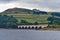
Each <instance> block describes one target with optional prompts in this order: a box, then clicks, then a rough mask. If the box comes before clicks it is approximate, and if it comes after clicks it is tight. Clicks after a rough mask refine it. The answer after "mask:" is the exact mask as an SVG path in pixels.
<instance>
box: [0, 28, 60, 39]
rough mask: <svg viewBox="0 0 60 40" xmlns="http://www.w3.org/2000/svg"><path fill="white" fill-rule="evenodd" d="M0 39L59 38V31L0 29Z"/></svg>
mask: <svg viewBox="0 0 60 40" xmlns="http://www.w3.org/2000/svg"><path fill="white" fill-rule="evenodd" d="M0 40H60V31H36V30H18V29H16V30H15V29H14V30H12V29H9V30H8V29H0Z"/></svg>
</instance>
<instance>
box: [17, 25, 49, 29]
mask: <svg viewBox="0 0 60 40" xmlns="http://www.w3.org/2000/svg"><path fill="white" fill-rule="evenodd" d="M47 26H48V25H19V26H18V28H19V29H41V28H44V27H47Z"/></svg>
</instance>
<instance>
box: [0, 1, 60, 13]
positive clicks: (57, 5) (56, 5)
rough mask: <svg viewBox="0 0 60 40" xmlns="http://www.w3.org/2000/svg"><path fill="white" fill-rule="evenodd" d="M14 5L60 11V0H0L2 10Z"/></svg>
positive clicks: (0, 9)
mask: <svg viewBox="0 0 60 40" xmlns="http://www.w3.org/2000/svg"><path fill="white" fill-rule="evenodd" d="M13 7H20V8H28V9H33V8H37V9H40V10H42V11H58V12H60V0H0V11H3V10H6V9H7V8H13Z"/></svg>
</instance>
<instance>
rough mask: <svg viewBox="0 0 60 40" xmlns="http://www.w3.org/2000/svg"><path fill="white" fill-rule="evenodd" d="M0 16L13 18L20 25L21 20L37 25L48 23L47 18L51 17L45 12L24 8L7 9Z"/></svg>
mask: <svg viewBox="0 0 60 40" xmlns="http://www.w3.org/2000/svg"><path fill="white" fill-rule="evenodd" d="M1 14H5V15H8V16H13V17H15V18H16V19H17V20H18V23H20V22H21V20H26V21H27V22H30V23H34V22H38V23H39V24H40V23H44V24H45V23H48V21H47V19H48V17H49V16H51V14H50V13H48V12H45V11H40V10H38V9H33V10H30V9H24V8H12V9H7V10H5V11H4V12H2V13H1Z"/></svg>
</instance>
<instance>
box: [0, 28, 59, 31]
mask: <svg viewBox="0 0 60 40" xmlns="http://www.w3.org/2000/svg"><path fill="white" fill-rule="evenodd" d="M0 29H8V30H43V31H60V28H42V29H18V28H0Z"/></svg>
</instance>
